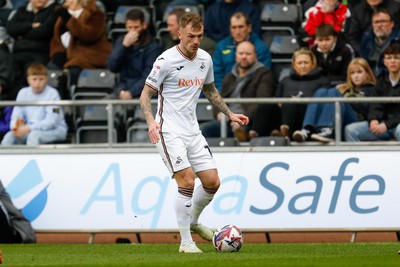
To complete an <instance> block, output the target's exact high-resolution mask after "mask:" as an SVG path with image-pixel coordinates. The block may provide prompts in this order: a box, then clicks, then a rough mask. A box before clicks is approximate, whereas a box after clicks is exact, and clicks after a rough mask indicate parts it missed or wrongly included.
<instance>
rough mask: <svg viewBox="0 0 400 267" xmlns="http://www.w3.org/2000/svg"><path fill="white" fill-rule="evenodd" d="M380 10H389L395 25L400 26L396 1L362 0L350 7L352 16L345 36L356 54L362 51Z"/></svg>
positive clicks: (398, 7) (398, 8)
mask: <svg viewBox="0 0 400 267" xmlns="http://www.w3.org/2000/svg"><path fill="white" fill-rule="evenodd" d="M380 8H384V9H386V10H388V11H389V12H390V14H391V17H392V18H394V25H395V26H396V27H399V26H400V3H399V2H398V1H396V0H360V1H359V3H357V4H355V5H354V6H350V10H351V16H350V18H349V19H348V23H346V27H345V35H346V38H347V40H348V42H349V43H350V44H351V46H352V47H353V48H354V50H355V51H356V52H359V51H360V41H361V38H362V36H363V35H364V33H365V32H367V31H368V30H370V29H371V25H372V14H373V13H374V11H375V10H376V9H380ZM371 67H372V66H371Z"/></svg>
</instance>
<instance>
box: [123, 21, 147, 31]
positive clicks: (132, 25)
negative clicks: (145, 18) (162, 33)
mask: <svg viewBox="0 0 400 267" xmlns="http://www.w3.org/2000/svg"><path fill="white" fill-rule="evenodd" d="M146 28H147V24H146V23H145V22H144V23H142V22H141V21H140V20H127V21H126V22H125V29H126V30H127V31H128V32H137V33H138V34H139V35H140V34H141V33H142V32H143V31H144V30H145V29H146Z"/></svg>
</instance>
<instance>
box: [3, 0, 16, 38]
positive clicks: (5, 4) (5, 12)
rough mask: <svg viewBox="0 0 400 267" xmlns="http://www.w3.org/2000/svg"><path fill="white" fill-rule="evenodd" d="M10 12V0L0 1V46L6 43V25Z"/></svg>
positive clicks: (11, 7) (11, 6)
mask: <svg viewBox="0 0 400 267" xmlns="http://www.w3.org/2000/svg"><path fill="white" fill-rule="evenodd" d="M12 10H13V5H12V3H11V1H10V0H0V44H2V43H4V42H6V41H8V33H7V29H6V25H7V21H8V18H9V17H10V14H11V12H12Z"/></svg>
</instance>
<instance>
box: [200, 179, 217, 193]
mask: <svg viewBox="0 0 400 267" xmlns="http://www.w3.org/2000/svg"><path fill="white" fill-rule="evenodd" d="M203 185H204V186H205V187H206V188H209V189H213V191H215V192H217V190H218V188H219V186H220V185H221V182H220V180H219V178H218V177H217V178H216V179H211V180H209V181H208V182H207V184H203Z"/></svg>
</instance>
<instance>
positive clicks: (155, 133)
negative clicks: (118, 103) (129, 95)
mask: <svg viewBox="0 0 400 267" xmlns="http://www.w3.org/2000/svg"><path fill="white" fill-rule="evenodd" d="M155 95H157V91H156V90H154V89H153V88H151V87H150V86H148V85H146V84H145V85H144V87H143V91H142V94H141V95H140V107H141V108H142V112H143V115H144V117H145V118H146V122H147V126H148V128H149V130H148V134H149V138H150V141H151V143H152V144H155V143H157V142H158V140H159V138H160V135H159V132H160V129H161V127H160V124H159V123H157V122H156V121H155V119H154V115H153V112H152V109H151V98H152V97H153V96H155Z"/></svg>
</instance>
